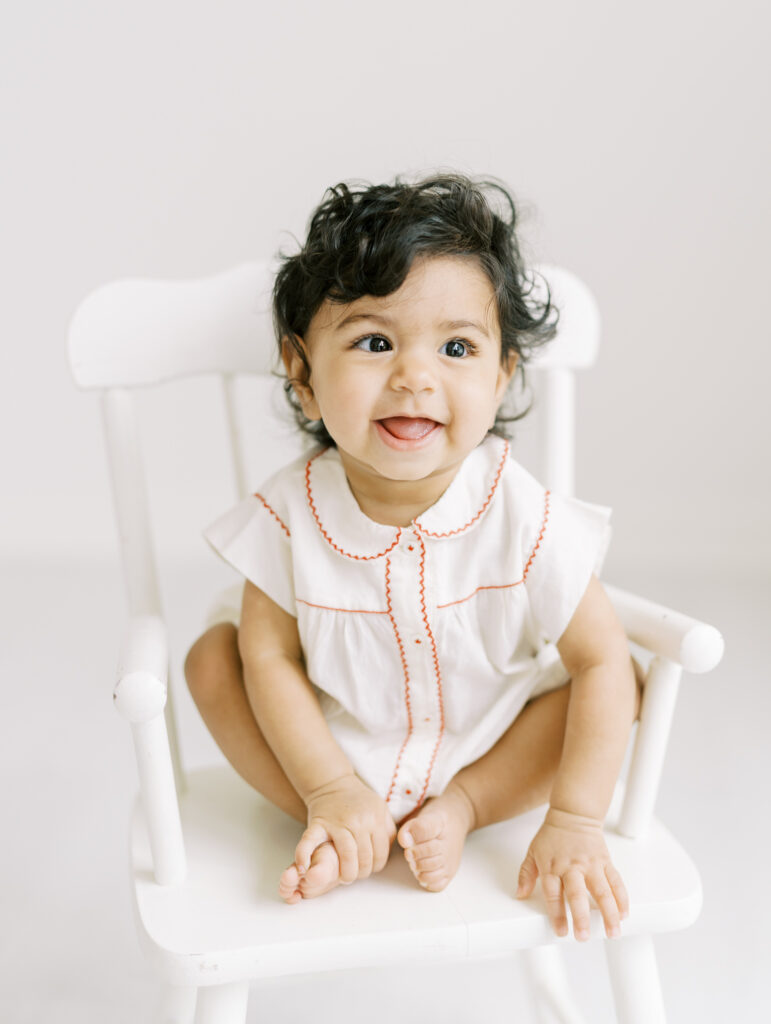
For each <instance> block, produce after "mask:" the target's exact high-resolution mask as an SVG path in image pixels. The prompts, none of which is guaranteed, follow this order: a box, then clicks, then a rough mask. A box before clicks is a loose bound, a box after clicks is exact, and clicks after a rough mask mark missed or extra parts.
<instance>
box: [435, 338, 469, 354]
mask: <svg viewBox="0 0 771 1024" xmlns="http://www.w3.org/2000/svg"><path fill="white" fill-rule="evenodd" d="M439 351H440V352H442V353H444V355H446V356H452V358H453V359H463V358H464V357H465V356H468V355H471V346H470V345H469V343H468V342H467V341H461V340H460V339H459V338H453V340H452V341H446V342H445V343H444V345H442V347H441V348H440V349H439Z"/></svg>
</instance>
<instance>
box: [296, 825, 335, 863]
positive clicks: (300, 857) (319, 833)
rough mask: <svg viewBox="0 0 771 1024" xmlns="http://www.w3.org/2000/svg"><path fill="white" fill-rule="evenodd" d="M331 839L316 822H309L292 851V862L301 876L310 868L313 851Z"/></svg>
mask: <svg viewBox="0 0 771 1024" xmlns="http://www.w3.org/2000/svg"><path fill="white" fill-rule="evenodd" d="M331 838H332V837H331V836H330V834H329V832H327V830H326V829H325V828H324V826H323V825H321V824H320V823H319V822H317V821H315V822H311V824H310V825H309V826H308V827H307V828H306V830H305V831H304V832H303V834H302V835H301V836H300V842H299V843H298V844H297V847H296V848H295V851H294V862H295V864H296V865H297V868H298V870H299V871H300V872H301V873H302V874H305V872H306V871H307V870H308V868H309V867H310V863H311V857H312V856H313V851H314V850H316V849H318V847H319V846H321V844H322V843H326V842H328V841H329V840H330V839H331Z"/></svg>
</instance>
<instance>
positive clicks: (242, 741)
mask: <svg viewBox="0 0 771 1024" xmlns="http://www.w3.org/2000/svg"><path fill="white" fill-rule="evenodd" d="M185 676H186V678H187V683H188V686H189V687H190V692H191V694H192V695H193V700H194V701H195V703H196V706H197V707H198V710H199V711H200V713H201V717H202V718H203V720H204V722H205V723H206V725H207V727H208V729H209V731H210V732H211V734H212V736H213V737H214V739H215V741H216V742H217V745H218V746H219V748H220V750H221V751H222V753H223V754H224V755H225V757H226V758H227V759H228V761H230V763H231V764H232V765H233V767H234V768H235V769H236V771H237V772H238V774H239V775H240V776H241V777H242V778H243V779H245V780H246V781H247V782H248V783H249V785H250V786H252V787H253V788H254V789H256V790H257V792H258V793H261V794H262V795H263V796H264V797H265V798H266V799H267V800H270V802H271V803H272V804H275V805H276V806H277V807H280V808H281V810H282V811H285V812H286V813H287V814H289V815H290V816H291V817H293V818H295V819H296V820H297V821H300V822H302V823H303V824H305V823H306V821H307V813H306V808H305V804H304V803H303V801H302V799H301V797H300V796H299V794H298V793H297V791H296V790H295V789H294V787H293V786H292V784H291V783H290V781H289V779H287V777H286V775H285V774H284V770H283V768H282V767H281V765H280V764H279V762H278V760H277V759H276V757H275V755H274V753H273V751H272V750H271V749H270V747H269V746H268V743H267V741H266V740H265V737H264V736H263V734H262V732H261V730H260V727H259V725H258V724H257V720H256V719H255V717H254V713H253V711H252V708H251V705H250V704H249V700H248V698H247V696H246V688H245V686H244V677H243V668H242V664H241V655H240V654H239V652H238V633H237V630H236V627H235V626H234V625H232V623H220V624H219V625H216V626H213V627H212V628H211V629H209V630H208V631H207V632H206V633H204V634H203V636H202V637H200V638H199V639H198V640H197V641H196V642H195V644H193V646H192V648H191V649H190V653H189V654H188V656H187V659H186V661H185ZM339 867H340V866H339V863H338V860H337V853H336V852H335V850H334V847H333V846H332V845H331V844H330V843H324V844H320V845H319V847H318V848H317V849H316V850H315V851H314V853H313V855H312V857H311V865H310V867H309V869H308V871H307V873H306V874H305V876H304V877H301V876H300V874H299V872H298V870H297V867H296V866H295V865H294V864H292V865H290V867H288V868H287V869H286V871H285V872H284V873H283V875H282V876H281V880H280V882H279V892H280V894H281V895H282V896H283V898H284V899H286V900H287V902H289V903H296V902H297V901H298V900H300V899H303V898H305V899H307V898H310V897H312V896H319V895H321V893H322V892H327V891H328V890H329V889H331V888H333V887H334V886H335V885H337V884H338V881H339Z"/></svg>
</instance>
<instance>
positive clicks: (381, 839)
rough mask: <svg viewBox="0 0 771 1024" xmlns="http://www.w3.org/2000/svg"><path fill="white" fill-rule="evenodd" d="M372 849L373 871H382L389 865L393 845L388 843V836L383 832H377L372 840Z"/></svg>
mask: <svg viewBox="0 0 771 1024" xmlns="http://www.w3.org/2000/svg"><path fill="white" fill-rule="evenodd" d="M372 848H373V854H374V860H373V863H372V870H373V871H374V872H378V871H382V870H383V868H384V867H385V866H386V864H387V863H388V856H389V854H390V852H391V843H390V842H389V841H388V835H387V834H386V833H385V832H382V831H380V832H376V833H375V835H374V836H373V839H372Z"/></svg>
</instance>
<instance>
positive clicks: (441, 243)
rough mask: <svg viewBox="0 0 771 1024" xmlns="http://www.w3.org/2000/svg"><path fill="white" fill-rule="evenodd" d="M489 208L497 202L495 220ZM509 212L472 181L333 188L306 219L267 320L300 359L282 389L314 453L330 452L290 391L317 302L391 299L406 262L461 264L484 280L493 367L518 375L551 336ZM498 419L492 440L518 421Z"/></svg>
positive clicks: (327, 440)
mask: <svg viewBox="0 0 771 1024" xmlns="http://www.w3.org/2000/svg"><path fill="white" fill-rule="evenodd" d="M490 199H497V205H498V206H500V207H502V212H496V210H495V209H494V207H493V205H492V204H491V202H490ZM516 223H517V211H516V207H515V205H514V200H513V198H512V197H511V195H510V194H509V192H508V191H507V190H506V188H505V187H504V186H503V185H501V184H499V183H498V182H496V181H473V180H472V179H470V178H466V177H463V176H461V175H457V174H447V175H438V176H436V177H430V178H426V179H424V180H423V181H418V182H416V183H415V184H408V183H406V182H403V181H401V180H400V179H398V178H397V179H396V181H395V182H394V184H393V185H366V184H345V183H342V184H339V185H336V186H335V187H334V188H330V189H328V190H327V192H326V193H325V196H324V199H323V201H322V203H321V205H320V206H319V207H318V209H317V210H316V211H315V213H314V214H313V216H312V217H311V221H310V225H309V228H308V237H307V239H306V242H305V245H304V246H303V247H302V249H301V250H300V252H298V253H297V254H296V255H294V256H283V257H282V262H281V266H280V268H279V271H278V274H277V276H276V281H275V285H274V289H273V320H274V325H275V330H276V337H277V339H278V343H279V347H280V346H281V345H282V342H283V341H284V339H286V340H287V341H288V342H289V344H290V345H292V347H293V348H294V349H295V351H296V352H297V353H298V355H299V356H300V358H301V360H302V363H303V366H304V369H305V379H304V380H301V381H292V380H287V381H285V384H284V389H285V391H286V394H287V397H288V399H289V402H290V404H291V405H292V407H293V409H294V412H295V417H296V419H297V422H298V424H299V426H300V427H301V428H302V429H303V430H304V431H306V433H309V434H311V435H312V436H313V437H314V438H315V439H316V440H317V441H318V442H319V443H321V444H325V445H334V443H335V442H334V440H333V439H332V438H331V437H330V435H329V433H328V432H327V429H326V427H325V426H324V424H323V422H320V421H318V422H316V421H310V420H308V419H307V417H306V416H305V415H304V414H303V412H302V409H301V408H300V404H299V402H298V400H297V396H296V395H295V393H294V390H293V384H294V383H303V384H305V383H307V381H308V380H309V378H310V365H309V363H308V359H307V355H306V353H305V349H304V347H303V345H302V339H303V338H304V337H305V334H306V332H307V330H308V326H309V324H310V322H311V320H312V318H313V316H314V314H315V313H316V312H317V310H318V309H319V307H320V306H321V304H322V303H323V302H324V300H325V299H329V300H330V301H331V302H339V303H341V304H347V303H350V302H354V301H355V300H356V299H360V298H361V297H362V296H364V295H374V296H384V295H390V294H391V293H392V292H395V291H397V289H398V288H400V287H401V285H402V284H403V282H404V280H405V278H406V277H407V275H408V273H409V271H410V268H411V267H412V264H413V262H414V261H415V259H417V258H419V257H431V256H462V257H470V258H473V259H475V260H476V261H477V263H478V265H479V266H480V267H481V269H482V270H483V271H484V273H485V274H486V275H487V277H488V278H489V280H490V283H491V285H492V287H493V291H494V293H495V298H496V302H497V309H498V321H499V324H500V329H501V362H502V363H503V364H505V363H506V362H507V360H508V358H509V356H510V355H511V354H513V353H516V354H517V356H518V357H519V363H518V369H519V370H520V371H521V370H522V367H523V364H524V363H525V362H526V361H527V359H528V357H529V356H530V354H531V353H532V351H533V350H534V349H535V348H537V347H538V346H539V345H541V344H543V343H544V342H546V341H548V340H549V339H550V338H551V337H552V336H553V335H554V332H555V328H556V323H557V316H558V314H557V310H556V309H555V307H554V306H553V305H552V302H551V297H550V295H549V290H548V287H547V286H546V284H545V282H543V285H544V287H543V288H542V289H539V294H538V295H537V294H536V289H535V285H536V281H535V279H534V277H533V276H532V275H528V274H527V273H526V271H525V268H524V266H523V261H522V258H521V255H520V251H519V244H518V241H517V237H516V233H515V228H516ZM527 411H528V410H527V409H525V410H524V412H521V413H519V414H518V415H513V414H512V415H509V416H504V415H502V414H501V412H500V411H499V413H498V416H497V418H496V420H495V424H494V426H493V428H492V430H493V432H495V433H499V434H502V435H504V436H505V435H506V430H505V423H507V422H512V421H514V420H517V419H520V418H521V417H522V416H524V415H525V413H526V412H527Z"/></svg>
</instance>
